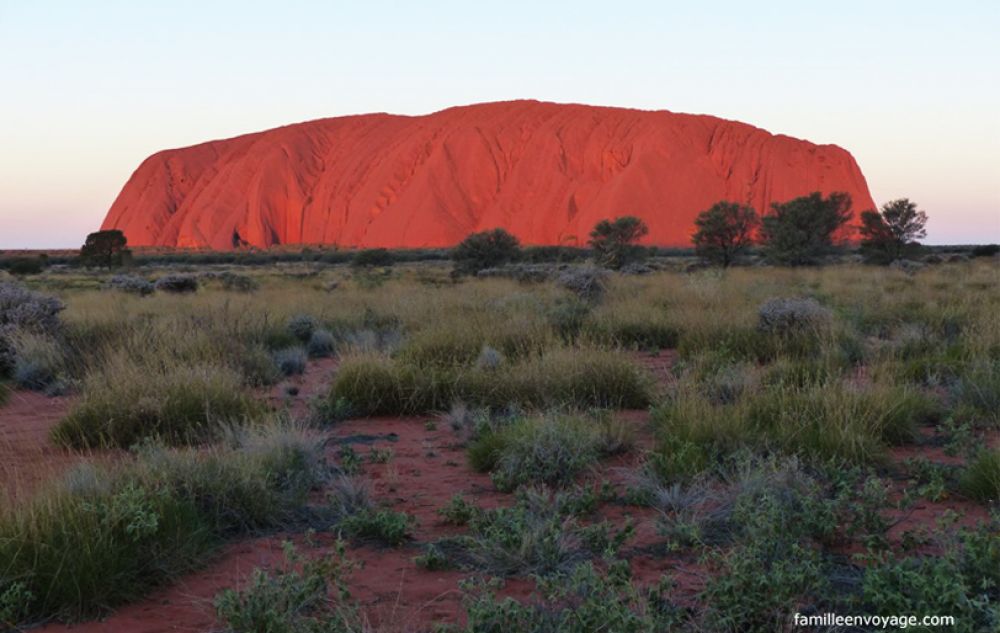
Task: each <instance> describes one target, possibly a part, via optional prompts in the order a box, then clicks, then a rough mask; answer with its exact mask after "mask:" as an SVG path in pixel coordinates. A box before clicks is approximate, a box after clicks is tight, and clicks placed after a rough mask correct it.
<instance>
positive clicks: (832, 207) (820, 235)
mask: <svg viewBox="0 0 1000 633" xmlns="http://www.w3.org/2000/svg"><path fill="white" fill-rule="evenodd" d="M850 219H851V196H850V195H849V194H846V193H839V192H838V193H831V194H830V195H829V196H827V197H825V198H824V197H823V195H822V194H821V193H819V192H818V191H816V192H813V193H811V194H809V195H807V196H801V197H799V198H795V199H793V200H789V201H788V202H781V203H778V202H775V203H772V204H771V212H770V213H769V214H768V215H765V216H764V217H763V218H762V219H761V230H760V237H761V243H762V246H763V250H764V255H765V256H766V257H767V259H768V260H769V261H771V262H773V263H776V264H784V265H788V266H803V265H809V264H816V263H818V262H819V261H820V260H821V259H822V258H823V257H824V256H825V255H828V254H830V253H831V252H832V251H833V247H834V234H835V233H836V232H837V230H838V229H840V228H841V227H843V226H844V225H845V224H847V222H849V221H850Z"/></svg>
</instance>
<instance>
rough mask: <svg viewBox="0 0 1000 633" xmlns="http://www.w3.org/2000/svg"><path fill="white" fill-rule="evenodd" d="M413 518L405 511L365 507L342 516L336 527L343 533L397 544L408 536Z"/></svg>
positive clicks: (400, 543) (387, 543)
mask: <svg viewBox="0 0 1000 633" xmlns="http://www.w3.org/2000/svg"><path fill="white" fill-rule="evenodd" d="M413 523H414V519H413V517H412V516H410V515H408V514H406V513H405V512H393V511H392V510H374V509H367V510H362V511H360V512H355V513H353V514H350V515H348V516H346V517H344V518H343V519H342V520H341V521H340V522H339V523H338V528H339V529H340V530H342V531H343V532H344V533H345V534H348V535H350V536H353V537H355V538H360V539H370V540H374V541H378V542H379V543H383V544H385V545H392V546H398V545H402V544H403V543H404V542H406V540H407V539H409V538H410V530H411V529H412V527H413Z"/></svg>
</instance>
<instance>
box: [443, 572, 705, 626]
mask: <svg viewBox="0 0 1000 633" xmlns="http://www.w3.org/2000/svg"><path fill="white" fill-rule="evenodd" d="M670 590H671V583H670V582H669V580H668V579H667V578H666V577H664V578H663V579H661V582H660V583H658V584H656V585H654V586H652V587H649V588H647V589H639V588H638V587H637V586H636V584H634V583H633V582H632V579H631V573H630V570H629V567H628V564H627V563H626V562H624V561H618V562H615V563H613V564H611V565H609V566H608V567H607V569H606V570H605V571H603V572H599V571H598V570H597V569H596V568H595V567H594V565H593V564H592V563H590V562H585V563H581V564H580V565H577V566H576V567H573V568H572V569H571V570H569V571H568V572H567V573H566V575H565V576H560V577H558V578H553V579H545V578H542V579H540V580H539V582H538V588H537V590H536V592H535V594H534V595H533V597H532V598H531V599H530V600H528V601H526V602H525V603H521V602H518V601H517V600H514V599H513V598H503V599H500V598H498V597H497V596H496V594H495V593H493V592H492V591H490V590H489V588H488V587H484V586H479V587H473V588H471V589H467V591H466V595H465V600H464V605H465V610H466V614H467V624H466V628H465V629H462V631H465V632H467V633H507V632H508V631H525V632H530V633H543V632H544V633H592V632H594V631H616V632H617V631H621V632H628V633H670V632H671V631H680V630H682V628H683V626H684V624H685V623H686V622H687V621H688V620H689V619H690V616H689V614H688V612H687V610H685V609H684V608H682V607H680V606H677V605H675V604H674V603H672V602H671V601H670V599H669V597H668V594H669V593H670Z"/></svg>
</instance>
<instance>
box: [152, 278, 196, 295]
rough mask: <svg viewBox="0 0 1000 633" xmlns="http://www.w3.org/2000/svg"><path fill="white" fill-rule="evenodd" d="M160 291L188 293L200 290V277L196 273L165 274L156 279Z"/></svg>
mask: <svg viewBox="0 0 1000 633" xmlns="http://www.w3.org/2000/svg"><path fill="white" fill-rule="evenodd" d="M155 286H156V289H157V290H159V291H160V292H171V293H174V294H187V293H191V292H197V291H198V278H197V277H195V276H194V275H165V276H163V277H160V278H159V279H157V280H156V284H155Z"/></svg>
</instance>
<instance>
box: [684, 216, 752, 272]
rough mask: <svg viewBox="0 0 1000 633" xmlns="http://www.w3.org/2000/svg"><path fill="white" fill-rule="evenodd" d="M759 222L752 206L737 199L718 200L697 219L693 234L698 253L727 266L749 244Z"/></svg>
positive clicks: (714, 262)
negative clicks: (730, 200)
mask: <svg viewBox="0 0 1000 633" xmlns="http://www.w3.org/2000/svg"><path fill="white" fill-rule="evenodd" d="M758 223H759V220H758V218H757V212H756V211H754V208H753V207H751V206H749V205H741V204H739V203H736V202H726V201H722V202H716V203H715V204H713V205H712V206H711V207H710V208H708V209H706V210H705V211H702V212H701V213H699V214H698V217H697V218H695V221H694V225H695V226H696V227H697V230H696V231H695V232H694V235H692V236H691V241H692V242H693V243H694V250H695V253H697V254H698V256H699V257H703V258H704V259H706V260H708V261H709V262H712V263H713V264H719V265H721V266H722V267H723V268H727V267H729V265H730V264H732V263H733V261H734V260H735V259H736V258H737V257H738V256H739V255H740V254H741V253H743V252H744V251H745V250H746V249H747V247H749V246H750V243H751V240H752V239H753V232H754V229H756V228H757V225H758Z"/></svg>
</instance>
